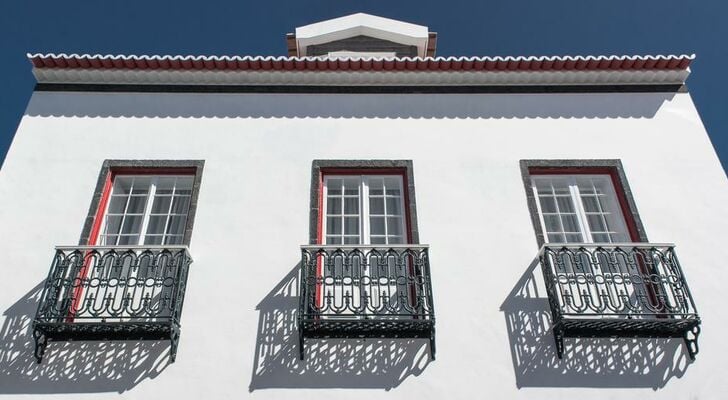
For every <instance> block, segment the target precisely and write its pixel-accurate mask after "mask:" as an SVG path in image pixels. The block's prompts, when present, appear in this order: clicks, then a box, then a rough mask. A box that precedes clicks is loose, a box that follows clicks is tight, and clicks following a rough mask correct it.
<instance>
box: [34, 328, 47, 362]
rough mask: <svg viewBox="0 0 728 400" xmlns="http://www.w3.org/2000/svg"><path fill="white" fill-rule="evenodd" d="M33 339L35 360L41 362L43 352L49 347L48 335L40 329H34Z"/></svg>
mask: <svg viewBox="0 0 728 400" xmlns="http://www.w3.org/2000/svg"><path fill="white" fill-rule="evenodd" d="M33 340H34V341H35V351H34V352H33V355H34V356H35V360H36V361H37V362H38V364H40V363H41V362H42V361H43V354H45V351H46V347H48V337H46V335H45V333H43V331H41V330H40V329H34V330H33Z"/></svg>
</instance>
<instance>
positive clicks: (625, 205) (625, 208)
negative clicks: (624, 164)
mask: <svg viewBox="0 0 728 400" xmlns="http://www.w3.org/2000/svg"><path fill="white" fill-rule="evenodd" d="M528 174H529V175H609V177H610V178H611V180H612V187H614V192H615V194H616V195H617V201H618V203H619V208H620V209H621V210H622V215H623V216H624V222H625V223H626V224H627V231H628V232H629V237H630V239H631V240H632V242H635V243H639V242H642V239H641V238H640V235H639V230H638V229H637V222H636V221H635V218H634V215H633V214H632V210H631V209H630V207H629V202H628V201H627V195H626V193H625V191H624V186H623V185H622V180H621V179H620V177H619V172H618V171H617V169H616V168H613V167H529V168H528Z"/></svg>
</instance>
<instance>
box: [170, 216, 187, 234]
mask: <svg viewBox="0 0 728 400" xmlns="http://www.w3.org/2000/svg"><path fill="white" fill-rule="evenodd" d="M186 222H187V217H186V216H171V217H169V220H168V222H167V234H168V235H182V234H184V232H185V223H186Z"/></svg>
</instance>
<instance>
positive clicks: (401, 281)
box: [298, 244, 435, 359]
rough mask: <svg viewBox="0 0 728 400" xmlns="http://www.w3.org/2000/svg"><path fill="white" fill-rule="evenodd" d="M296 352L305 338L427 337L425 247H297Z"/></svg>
mask: <svg viewBox="0 0 728 400" xmlns="http://www.w3.org/2000/svg"><path fill="white" fill-rule="evenodd" d="M301 250H302V259H301V277H300V291H299V296H300V306H299V307H300V308H299V313H298V331H299V340H300V342H299V351H300V357H301V359H303V357H304V347H303V346H304V340H305V338H426V339H429V340H430V355H431V357H432V358H433V359H434V358H435V312H434V308H433V304H432V285H431V281H430V262H429V258H428V246H426V245H414V244H412V245H380V246H376V245H374V246H368V245H367V246H365V245H350V246H347V245H343V246H341V245H311V246H301Z"/></svg>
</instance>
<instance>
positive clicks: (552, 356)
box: [501, 259, 690, 390]
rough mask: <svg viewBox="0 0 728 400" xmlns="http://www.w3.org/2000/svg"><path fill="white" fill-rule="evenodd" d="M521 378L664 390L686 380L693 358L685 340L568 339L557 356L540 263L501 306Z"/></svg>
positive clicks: (523, 381)
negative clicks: (683, 379)
mask: <svg viewBox="0 0 728 400" xmlns="http://www.w3.org/2000/svg"><path fill="white" fill-rule="evenodd" d="M501 311H503V313H504V316H505V322H506V327H507V329H508V338H509V344H510V349H511V357H512V359H513V370H514V372H515V374H516V385H517V386H518V387H519V388H522V387H600V388H610V387H614V388H638V387H646V388H652V389H655V390H657V389H659V388H662V387H664V386H665V385H666V384H667V382H668V381H670V379H672V378H673V377H676V378H680V377H682V376H683V374H685V371H686V370H687V367H688V365H689V364H690V361H689V360H690V358H689V356H688V354H687V351H686V350H685V347H684V346H683V341H682V339H662V338H656V339H647V338H640V339H627V338H625V339H610V338H584V339H576V338H566V339H565V349H564V357H563V359H559V358H558V357H557V355H556V344H555V342H554V336H553V334H552V331H551V311H550V309H549V303H548V297H547V295H546V292H545V288H544V285H543V277H542V275H541V273H540V264H539V262H538V259H536V260H534V261H533V262H532V263H531V265H529V267H528V269H527V271H526V272H525V273H524V274H523V276H522V277H521V279H520V280H519V281H518V283H517V284H516V286H515V287H514V288H513V290H512V291H511V293H510V294H509V295H508V297H507V298H506V300H505V302H504V303H503V305H502V306H501Z"/></svg>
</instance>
